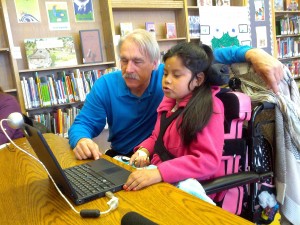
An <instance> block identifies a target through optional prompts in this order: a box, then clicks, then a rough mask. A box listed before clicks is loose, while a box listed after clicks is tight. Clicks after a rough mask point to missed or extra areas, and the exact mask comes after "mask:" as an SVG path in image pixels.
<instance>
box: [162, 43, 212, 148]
mask: <svg viewBox="0 0 300 225" xmlns="http://www.w3.org/2000/svg"><path fill="white" fill-rule="evenodd" d="M173 56H177V57H179V58H180V59H181V61H182V63H183V65H184V66H185V67H186V68H188V69H189V70H190V71H191V72H192V77H191V80H190V82H189V88H190V83H191V82H192V81H193V79H195V78H197V75H198V74H199V73H201V72H203V73H204V81H203V83H202V84H201V85H200V86H199V87H196V88H195V89H194V90H193V92H192V93H193V95H192V98H191V99H190V101H189V102H188V104H187V105H186V107H185V108H184V110H183V111H182V113H181V115H180V116H182V123H181V124H178V129H180V130H181V138H182V141H183V144H184V145H186V146H187V145H189V144H190V143H191V142H192V141H193V139H194V138H195V137H196V135H197V133H198V132H201V131H202V129H203V128H204V127H205V126H206V125H207V123H208V122H209V119H210V118H211V115H212V113H213V103H212V92H211V88H210V84H209V82H208V76H209V75H210V74H209V71H211V69H210V67H211V63H212V61H213V52H212V50H211V48H210V47H209V46H207V45H204V44H201V45H200V46H199V45H196V44H194V43H187V42H181V43H179V44H177V45H175V46H174V47H172V48H171V49H170V50H169V51H168V52H167V53H166V54H165V55H164V57H163V61H164V62H166V60H167V59H168V58H171V57H173Z"/></svg>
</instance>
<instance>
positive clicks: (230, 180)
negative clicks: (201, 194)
mask: <svg viewBox="0 0 300 225" xmlns="http://www.w3.org/2000/svg"><path fill="white" fill-rule="evenodd" d="M272 176H273V172H266V173H256V172H252V171H248V172H239V173H234V174H230V175H226V176H222V177H217V178H214V179H212V180H207V181H202V182H201V184H202V186H203V188H204V190H205V192H206V194H207V195H210V194H215V193H218V192H220V191H224V190H228V189H230V188H234V187H238V186H242V185H245V184H249V183H254V182H257V181H262V180H264V179H266V178H269V177H272Z"/></svg>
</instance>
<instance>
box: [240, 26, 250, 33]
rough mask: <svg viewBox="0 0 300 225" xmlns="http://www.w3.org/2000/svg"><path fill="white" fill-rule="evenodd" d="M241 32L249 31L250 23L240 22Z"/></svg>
mask: <svg viewBox="0 0 300 225" xmlns="http://www.w3.org/2000/svg"><path fill="white" fill-rule="evenodd" d="M239 33H248V24H239Z"/></svg>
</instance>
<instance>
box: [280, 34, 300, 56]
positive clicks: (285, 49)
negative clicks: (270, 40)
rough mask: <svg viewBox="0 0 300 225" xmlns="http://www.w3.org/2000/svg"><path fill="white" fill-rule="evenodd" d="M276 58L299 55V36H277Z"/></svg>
mask: <svg viewBox="0 0 300 225" xmlns="http://www.w3.org/2000/svg"><path fill="white" fill-rule="evenodd" d="M276 42H277V49H278V58H289V57H297V56H299V55H300V37H287V38H283V39H281V38H277V39H276Z"/></svg>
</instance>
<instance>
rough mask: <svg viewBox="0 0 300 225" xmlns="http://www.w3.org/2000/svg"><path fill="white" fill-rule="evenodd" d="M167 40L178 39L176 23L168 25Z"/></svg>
mask: <svg viewBox="0 0 300 225" xmlns="http://www.w3.org/2000/svg"><path fill="white" fill-rule="evenodd" d="M166 38H167V39H169V38H177V31H176V25H175V23H174V22H167V23H166Z"/></svg>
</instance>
